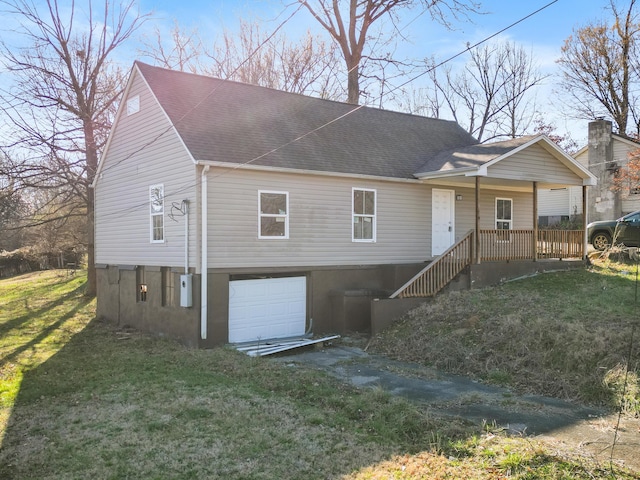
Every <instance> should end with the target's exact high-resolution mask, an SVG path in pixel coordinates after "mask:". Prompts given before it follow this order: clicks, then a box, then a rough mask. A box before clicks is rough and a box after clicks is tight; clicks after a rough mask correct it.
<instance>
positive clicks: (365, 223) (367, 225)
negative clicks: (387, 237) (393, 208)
mask: <svg viewBox="0 0 640 480" xmlns="http://www.w3.org/2000/svg"><path fill="white" fill-rule="evenodd" d="M352 191H353V193H352V195H351V199H352V209H351V211H352V212H353V222H352V224H351V225H352V230H351V240H352V241H354V242H375V241H376V191H375V190H371V189H366V188H353V190H352Z"/></svg>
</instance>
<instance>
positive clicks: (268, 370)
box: [0, 296, 579, 480]
mask: <svg viewBox="0 0 640 480" xmlns="http://www.w3.org/2000/svg"><path fill="white" fill-rule="evenodd" d="M70 298H74V297H72V296H71V297H70ZM68 303H69V309H68V310H67V312H66V313H63V314H62V315H61V316H60V318H59V319H58V320H56V321H54V322H53V323H50V324H48V325H46V326H43V327H42V329H41V330H40V331H33V332H32V337H31V338H30V339H25V343H24V344H23V345H19V346H16V347H17V348H14V349H13V350H11V351H10V352H9V354H8V355H9V356H10V358H8V359H4V360H3V361H4V365H5V367H4V368H5V371H6V369H7V366H8V365H13V364H15V363H16V362H19V361H20V358H21V356H23V355H25V354H27V353H29V352H31V353H32V354H33V355H35V354H36V353H37V352H38V350H42V351H43V352H46V350H47V345H58V347H60V348H58V347H56V346H53V347H52V348H55V352H54V353H53V354H52V355H50V356H49V357H47V358H45V357H46V355H45V353H41V355H43V356H42V358H43V361H42V362H41V363H39V364H37V365H36V362H35V361H33V363H32V365H33V367H32V368H29V369H27V370H26V371H25V372H24V375H23V376H22V378H21V382H20V384H19V385H18V388H19V392H18V393H17V395H16V396H15V400H14V402H13V406H11V405H7V404H5V405H4V408H5V412H6V413H7V416H8V415H9V412H10V415H11V417H10V418H9V419H8V422H7V427H6V428H5V432H4V438H3V442H2V448H1V449H0V478H3V479H7V480H13V479H18V478H90V477H96V478H185V479H187V478H282V479H287V478H291V479H294V478H337V477H340V476H343V475H349V474H351V473H352V472H354V471H358V470H360V469H365V468H367V467H370V466H372V465H373V466H375V465H377V464H379V463H381V462H384V461H386V460H389V459H391V458H393V456H394V455H395V454H398V453H403V452H411V453H417V452H419V451H421V450H422V451H424V450H426V449H428V448H427V446H429V445H430V444H432V442H433V439H434V438H437V437H438V435H440V432H438V431H437V426H438V423H437V422H435V421H434V422H433V423H432V424H430V425H432V426H433V428H434V429H435V430H428V429H425V430H424V431H417V432H413V433H412V435H417V436H421V437H423V438H422V441H423V444H420V445H417V444H416V445H415V447H414V448H406V447H403V448H401V449H399V447H398V445H399V444H398V443H394V442H391V441H389V442H384V441H381V440H380V439H379V438H378V439H376V440H374V439H375V438H376V436H378V434H377V433H376V432H373V433H372V432H369V434H370V435H367V434H366V433H364V430H367V429H369V428H380V427H379V424H380V422H385V420H383V419H382V418H381V415H380V414H379V412H380V410H375V407H377V406H378V405H374V403H375V402H374V400H376V401H378V402H381V401H382V400H384V398H385V397H384V396H381V394H380V393H379V392H378V391H376V392H374V393H373V394H371V389H368V388H363V387H366V386H368V385H369V383H370V382H369V381H368V380H367V379H371V378H373V377H375V376H377V375H380V374H381V373H380V372H385V371H386V372H390V371H391V372H392V371H395V372H396V374H395V375H396V377H398V378H397V379H396V381H398V382H399V381H400V380H402V381H403V382H405V383H403V384H394V383H393V382H390V383H388V384H386V383H384V382H382V381H379V382H378V384H379V385H378V386H381V387H382V388H384V389H386V390H388V391H390V392H391V393H394V394H397V393H405V394H406V393H407V392H410V391H414V392H416V391H418V390H419V389H418V388H417V386H418V385H420V382H419V381H418V375H417V373H416V372H411V371H410V370H407V368H406V366H404V365H393V364H392V363H389V362H388V361H386V360H380V359H378V358H377V357H373V356H371V357H369V356H362V357H358V358H355V359H354V358H350V359H346V361H344V360H345V359H344V358H343V359H341V360H340V361H339V362H334V363H333V367H336V368H342V369H343V376H342V377H340V376H338V380H339V382H336V379H335V378H334V379H332V378H330V377H328V376H325V375H322V374H318V372H315V370H314V369H309V368H292V364H296V365H297V364H302V363H303V362H302V361H299V360H298V359H297V358H295V357H296V356H287V357H282V358H281V359H280V360H278V361H271V360H267V359H251V358H248V357H245V356H243V355H240V354H238V353H237V352H235V351H232V350H230V349H224V348H218V349H214V350H209V351H204V350H190V349H187V348H185V347H182V346H180V345H178V344H177V343H174V342H171V341H167V340H164V339H160V338H155V337H151V336H148V335H143V334H140V333H138V332H136V331H134V330H131V329H126V328H116V327H114V326H112V325H110V324H106V323H104V322H101V321H99V320H96V319H92V320H89V319H90V318H91V317H90V316H89V315H90V314H91V313H92V306H91V304H90V303H89V302H88V301H87V300H86V299H80V298H79V297H77V296H76V297H75V300H74V301H70V302H68ZM74 320H75V323H74ZM56 332H58V333H60V332H62V333H60V335H59V337H57V338H56V339H55V341H54V338H53V337H52V336H54V335H55V333H56ZM63 338H64V339H65V341H64V344H63V345H61V344H60V342H61V339H63ZM56 342H58V343H56ZM343 350H344V349H343V348H341V347H340V346H335V347H331V348H328V349H326V350H324V351H319V350H312V351H308V352H305V353H304V354H310V355H317V356H320V357H321V356H323V355H325V356H333V355H335V354H336V353H337V352H340V351H343ZM304 354H303V355H304ZM36 356H37V355H36ZM34 358H35V357H34ZM281 361H284V362H285V364H284V365H283V364H282V363H281ZM316 362H317V361H316ZM380 362H382V363H380ZM329 373H331V372H329ZM331 375H332V376H334V377H335V376H336V375H335V373H332V374H331ZM347 377H348V378H349V382H350V383H353V384H354V385H355V386H357V387H358V388H357V389H353V388H351V387H345V388H344V389H343V388H342V387H340V386H339V384H341V383H346V380H347ZM354 379H357V381H356V382H354V381H353V380H354ZM4 381H5V379H4V378H3V382H4ZM438 381H440V382H444V383H446V382H451V380H450V379H447V378H440V379H439V380H438ZM406 385H411V387H407V386H406ZM465 388H467V389H471V388H476V389H477V388H479V387H478V384H473V383H472V384H469V385H467V386H466V387H465ZM402 389H407V390H403V391H402V392H401V390H402ZM377 390H379V389H377ZM444 391H446V388H444V387H443V386H441V387H440V394H437V392H434V395H435V396H434V397H433V398H430V399H428V400H427V404H429V403H432V404H434V405H435V406H436V408H434V407H430V408H429V409H430V410H432V411H434V412H437V413H443V414H444V413H446V414H453V415H463V414H464V412H462V411H457V410H456V409H458V408H466V407H465V405H464V402H460V404H459V405H456V404H455V402H451V401H450V402H449V405H448V408H449V410H450V411H444V410H445V406H446V405H445V403H446V402H445V403H442V398H440V397H442V392H444ZM329 392H331V393H329ZM419 393H420V392H419ZM329 395H333V396H332V397H329ZM420 395H422V396H424V392H422V393H420ZM407 396H409V395H407ZM445 397H446V396H445ZM438 398H440V400H438ZM451 398H452V397H449V400H451ZM502 398H504V396H502ZM423 399H424V398H423ZM413 400H415V399H413ZM439 401H440V404H439V405H440V407H442V411H441V412H438V408H437V404H438V402H439ZM385 402H387V401H386V400H385ZM389 406H390V407H393V404H389ZM356 407H357V408H356ZM393 408H395V407H393ZM369 409H371V411H369ZM534 410H535V409H534ZM386 412H387V413H389V412H390V411H389V410H387V411H386ZM533 413H534V414H536V415H537V414H538V412H535V411H534V412H533ZM376 415H378V416H380V418H371V417H374V416H376ZM463 416H464V415H463ZM565 420H566V421H565V426H569V427H571V425H575V424H576V423H577V422H578V421H579V418H577V417H571V418H570V419H568V420H567V419H565ZM387 421H389V420H387ZM391 421H392V422H393V420H391ZM376 425H378V427H376ZM363 426H364V429H362V428H361V427H363ZM408 426H409V427H410V426H411V425H408ZM382 428H389V425H386V426H384V427H382ZM468 432H469V433H468V434H469V435H470V437H471V436H473V435H475V434H477V433H478V432H479V429H478V428H470V429H469V430H468ZM400 433H402V432H400ZM407 434H408V432H407ZM470 437H469V438H470ZM431 446H432V447H433V446H434V445H431ZM435 447H437V445H435ZM436 449H437V448H436Z"/></svg>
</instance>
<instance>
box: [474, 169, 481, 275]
mask: <svg viewBox="0 0 640 480" xmlns="http://www.w3.org/2000/svg"><path fill="white" fill-rule="evenodd" d="M475 244H476V245H475V255H476V258H475V261H476V262H475V263H477V264H478V265H480V177H479V176H476V235H475Z"/></svg>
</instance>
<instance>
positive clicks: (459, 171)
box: [414, 166, 486, 180]
mask: <svg viewBox="0 0 640 480" xmlns="http://www.w3.org/2000/svg"><path fill="white" fill-rule="evenodd" d="M482 170H483V168H482V166H480V167H465V168H454V169H453V170H445V171H439V170H437V171H434V172H420V173H416V174H414V176H415V177H416V178H417V179H419V180H431V179H434V178H446V177H460V176H465V177H476V176H485V175H486V170H485V172H483V171H482Z"/></svg>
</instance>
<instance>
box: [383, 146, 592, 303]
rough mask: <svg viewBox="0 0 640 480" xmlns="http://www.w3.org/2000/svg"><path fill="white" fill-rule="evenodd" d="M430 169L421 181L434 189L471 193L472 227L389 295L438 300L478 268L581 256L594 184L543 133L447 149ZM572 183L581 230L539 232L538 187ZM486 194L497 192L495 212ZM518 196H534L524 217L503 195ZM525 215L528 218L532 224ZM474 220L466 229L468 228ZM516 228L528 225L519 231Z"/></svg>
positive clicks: (421, 177)
mask: <svg viewBox="0 0 640 480" xmlns="http://www.w3.org/2000/svg"><path fill="white" fill-rule="evenodd" d="M425 167H426V169H429V167H431V168H432V170H430V171H425V172H423V173H420V174H418V175H416V176H417V177H418V178H420V179H421V180H422V181H424V182H425V183H427V184H431V185H433V186H434V188H442V187H444V188H451V189H461V188H465V189H467V191H468V189H469V188H473V192H474V196H475V198H474V202H473V204H474V207H475V208H474V210H475V211H474V212H473V224H471V225H472V228H471V229H469V230H468V231H467V232H466V233H465V234H464V235H463V236H462V237H458V238H457V241H455V243H453V242H452V243H453V244H452V245H450V246H449V247H448V248H447V249H446V250H444V251H441V252H437V253H438V255H434V259H433V261H432V262H431V263H430V264H429V265H427V266H426V267H425V268H424V269H423V270H422V271H421V272H419V273H418V274H417V275H415V276H414V278H412V279H411V280H410V281H409V282H407V283H406V284H405V285H403V286H402V287H401V288H400V289H398V290H397V291H396V292H394V294H393V295H392V296H391V298H407V297H428V296H432V295H435V294H436V293H437V292H438V291H440V290H441V289H442V288H444V287H445V286H446V285H447V284H449V282H451V281H452V280H453V279H454V278H455V277H456V276H457V275H459V274H460V272H462V271H463V270H464V269H466V268H467V267H469V266H470V265H474V264H475V265H480V264H483V263H487V262H513V261H531V262H536V261H539V260H543V259H545V260H548V259H557V260H558V261H561V260H565V259H577V260H580V259H584V257H585V255H586V252H587V238H586V233H585V226H586V225H587V223H588V219H587V218H586V212H587V205H586V202H587V186H589V185H595V183H596V179H595V177H594V176H593V174H591V172H589V171H588V170H586V169H585V168H584V167H583V166H582V165H580V164H579V163H577V162H576V161H575V160H574V159H573V158H572V157H570V156H569V155H568V154H567V153H565V152H564V151H563V150H561V149H560V148H559V147H558V146H557V145H555V144H554V143H553V142H551V141H550V140H549V139H548V138H547V137H546V136H544V135H539V136H535V137H523V138H520V139H513V140H509V141H505V142H497V143H493V144H482V145H474V146H472V147H466V148H464V149H460V150H456V151H451V152H445V153H444V154H442V155H441V156H440V157H439V158H436V159H435V162H434V163H433V164H432V165H426V166H425ZM568 186H582V212H583V213H582V229H579V230H546V229H545V230H541V229H539V228H538V208H537V207H538V189H539V188H545V189H549V188H563V187H568ZM486 192H497V193H493V194H492V195H494V197H495V207H492V206H491V205H490V200H489V199H488V197H487V193H486ZM514 195H520V197H519V198H527V199H529V200H528V202H530V207H528V208H527V209H526V211H525V212H523V210H522V209H520V210H518V212H519V213H518V214H516V213H515V209H514V207H513V202H511V201H509V199H508V198H506V200H505V198H500V197H509V196H514ZM527 212H529V213H527ZM468 213H469V212H467V216H468ZM523 213H527V215H528V214H530V215H531V217H530V218H529V219H527V218H525V216H523ZM456 215H458V212H456ZM516 215H519V216H516ZM435 216H436V215H435V213H434V214H433V217H434V218H435ZM433 221H434V222H435V221H436V220H435V219H434V220H433ZM470 223H471V222H467V225H469V226H471V225H470ZM518 225H520V226H526V227H530V228H519V227H518ZM467 228H468V227H467ZM434 236H435V230H434Z"/></svg>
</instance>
